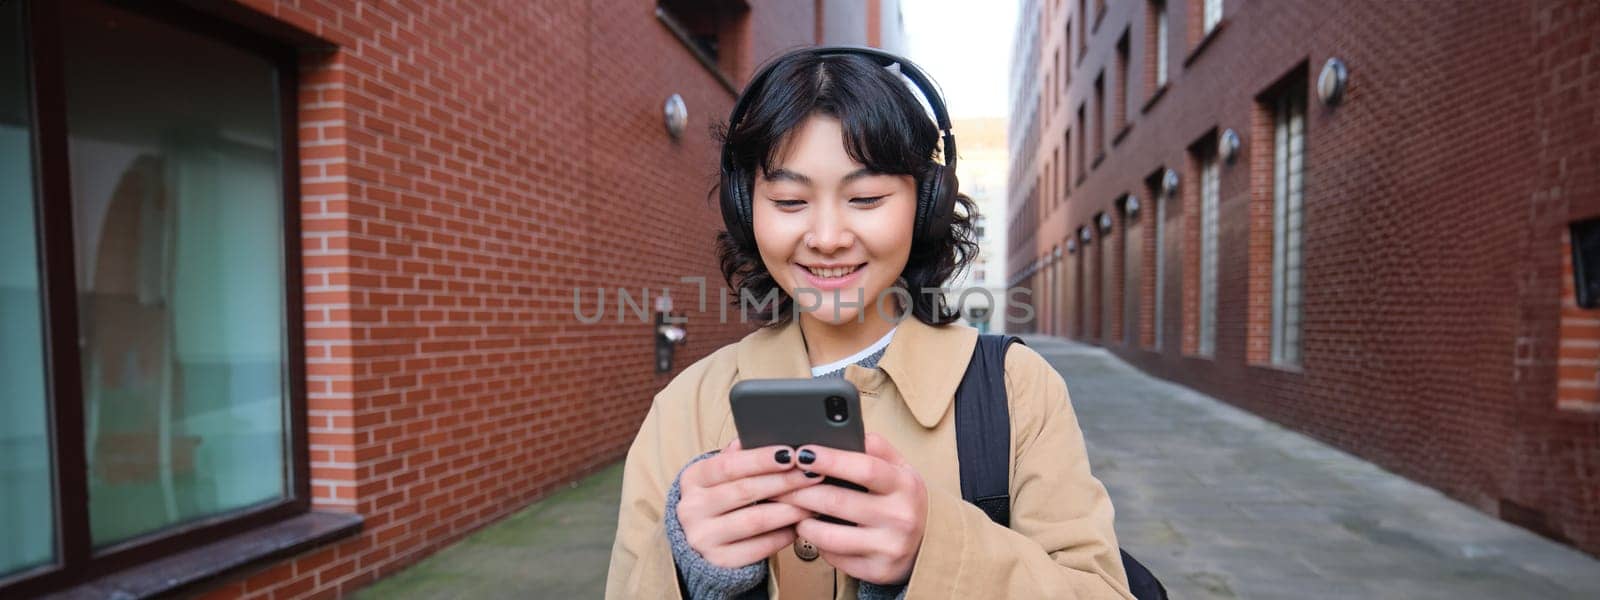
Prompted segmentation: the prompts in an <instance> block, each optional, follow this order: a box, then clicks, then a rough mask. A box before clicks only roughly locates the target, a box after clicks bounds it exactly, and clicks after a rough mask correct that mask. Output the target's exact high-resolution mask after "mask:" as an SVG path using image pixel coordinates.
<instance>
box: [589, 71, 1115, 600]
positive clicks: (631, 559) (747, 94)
mask: <svg viewBox="0 0 1600 600" xmlns="http://www.w3.org/2000/svg"><path fill="white" fill-rule="evenodd" d="M891 61H892V62H894V63H897V64H898V65H899V67H900V69H902V70H906V71H914V69H915V66H914V65H911V64H910V63H909V62H907V61H905V60H903V59H900V58H898V57H893V56H892V55H886V54H882V53H878V52H873V51H864V50H861V49H841V48H814V49H806V50H798V51H794V52H790V53H787V54H785V55H783V56H780V57H778V58H777V59H775V60H773V61H771V62H769V63H768V64H767V65H766V66H765V67H763V68H762V70H761V71H760V72H758V73H757V75H756V76H755V77H753V78H752V79H751V83H750V86H749V87H748V88H747V89H746V90H745V91H744V94H743V96H742V97H741V99H740V105H742V108H744V110H743V111H742V115H741V110H740V109H739V108H736V109H735V111H734V118H733V119H730V120H731V121H736V122H730V123H729V124H728V128H727V130H726V132H725V133H724V135H723V145H724V164H723V181H722V184H721V186H722V189H721V192H722V193H723V194H729V193H732V194H734V196H731V198H733V199H735V200H737V201H740V202H744V203H745V204H744V206H745V207H747V208H745V209H732V210H731V209H730V205H729V202H728V201H727V199H726V198H728V197H727V196H725V200H724V206H723V210H724V213H725V214H724V216H725V220H726V221H727V224H728V229H729V231H727V232H724V233H722V234H720V235H719V236H718V240H717V242H718V247H719V252H720V256H721V263H722V270H723V273H724V275H725V276H726V277H727V279H728V282H729V285H731V286H732V287H733V288H735V289H737V290H739V291H740V294H742V295H744V296H746V297H747V300H746V301H745V302H744V303H743V306H744V307H749V306H751V305H752V304H754V305H756V307H757V310H756V311H755V317H756V319H757V320H758V321H759V322H761V323H763V324H764V325H765V326H764V327H762V328H761V329H759V330H757V331H755V332H754V333H751V334H749V335H747V336H746V337H745V338H744V339H742V340H740V341H739V342H737V343H734V344H729V345H727V346H724V347H723V348H721V349H719V350H717V351H715V352H713V353H712V354H711V355H710V356H707V357H706V358H704V359H702V360H700V361H698V362H696V363H694V364H693V365H690V366H689V367H688V368H686V369H685V370H684V371H683V372H682V373H681V374H679V375H678V376H677V377H676V378H674V379H673V380H672V382H671V383H669V384H668V385H667V387H666V388H665V389H663V390H662V391H661V392H660V393H659V394H658V395H657V396H656V398H655V402H654V404H653V405H652V406H651V408H650V411H649V413H648V414H647V415H646V417H645V421H644V424H643V425H642V426H641V427H640V430H639V434H638V437H637V438H636V439H635V440H634V443H633V446H632V447H631V448H630V449H629V451H628V458H627V464H626V466H625V470H624V475H623V484H622V486H623V487H622V506H621V510H620V512H619V515H618V527H617V537H616V541H615V544H614V546H613V548H612V553H611V569H610V573H609V576H608V578H607V581H606V596H607V597H608V598H662V597H687V598H697V599H698V598H748V597H782V598H784V599H785V600H795V599H809V598H841V599H843V598H875V597H882V598H893V597H913V598H919V597H940V598H946V597H948V598H1030V599H1031V598H1056V597H1061V598H1132V596H1131V595H1130V594H1129V592H1128V584H1127V580H1126V576H1125V575H1124V573H1123V568H1122V563H1121V561H1120V559H1119V555H1118V549H1117V542H1116V536H1115V534H1114V532H1113V531H1112V506H1111V500H1110V498H1109V497H1108V496H1107V495H1106V491H1105V487H1104V486H1103V485H1102V484H1101V483H1100V481H1099V480H1097V479H1095V477H1094V476H1093V475H1092V474H1091V473H1090V471H1089V461H1088V459H1087V457H1086V456H1085V452H1084V443H1083V437H1082V434H1081V432H1080V431H1079V428H1078V423H1077V420H1076V418H1075V417H1074V415H1073V412H1072V406H1071V403H1070V400H1069V398H1068V396H1067V388H1066V384H1065V383H1064V382H1063V381H1062V379H1061V376H1060V375H1059V374H1058V373H1056V372H1055V371H1054V370H1053V369H1051V367H1050V366H1049V364H1048V363H1046V362H1045V360H1044V359H1043V358H1042V357H1040V356H1039V354H1038V353H1037V352H1035V351H1033V350H1032V349H1030V348H1028V347H1027V346H1023V345H1013V346H1012V347H1011V349H1010V351H1009V352H1008V353H1007V354H1006V359H1005V380H1006V381H1005V384H1006V389H1007V391H1008V395H1009V398H1010V402H1011V413H1010V414H1011V431H1012V443H1011V446H1012V457H1011V472H1010V482H1011V499H1012V507H1011V515H1012V517H1011V523H1010V527H1009V528H1008V527H1005V526H1001V525H998V524H996V523H994V522H992V521H990V520H989V518H988V517H987V516H986V515H985V513H984V512H983V511H982V510H980V509H979V508H978V507H977V506H975V505H972V504H969V503H967V502H965V501H963V500H962V497H961V487H960V481H959V464H958V462H957V457H956V443H955V433H954V423H953V421H954V416H953V411H952V410H951V406H952V403H953V399H954V395H955V391H956V387H957V385H958V384H959V383H960V380H961V377H962V375H963V373H964V370H965V368H966V364H967V361H968V359H969V358H970V357H971V356H972V351H973V348H974V344H975V342H976V340H977V330H975V329H973V328H971V327H968V326H965V325H960V324H958V323H956V322H955V321H956V318H957V315H956V314H954V311H953V310H951V309H949V308H948V307H947V306H945V305H943V304H942V303H939V302H936V301H937V300H938V298H936V297H935V296H934V295H933V294H925V293H922V292H923V290H924V288H926V289H927V290H933V289H934V288H937V287H939V286H941V285H943V284H944V283H945V281H946V280H947V279H948V278H949V277H950V276H951V275H952V274H953V273H955V272H957V271H958V270H959V269H961V268H963V267H965V266H966V264H967V263H968V262H969V261H970V260H971V259H972V258H973V255H974V253H975V252H976V244H975V243H974V241H973V239H972V236H973V230H972V220H973V218H974V217H975V207H974V204H973V203H972V201H971V199H969V198H967V197H965V196H961V195H958V194H957V193H956V191H955V190H954V189H953V186H954V184H955V181H954V177H953V175H951V176H950V177H948V178H946V179H944V180H943V183H944V184H946V185H948V186H950V189H948V190H946V192H945V194H943V196H944V200H943V201H944V203H945V204H946V206H942V207H938V208H940V209H941V210H932V211H919V210H918V198H919V196H924V197H927V196H928V192H929V188H930V186H931V185H932V184H933V183H935V182H934V181H933V180H934V178H936V177H938V174H939V172H940V171H939V163H938V162H937V160H936V159H937V158H938V157H939V154H940V152H939V146H938V142H939V140H940V135H941V134H940V132H939V131H938V127H937V126H936V125H935V123H934V122H933V121H932V120H930V119H929V118H928V115H927V112H926V111H925V110H924V109H923V107H922V104H921V103H920V102H919V100H918V99H917V97H916V96H915V95H914V94H913V93H912V91H911V88H910V87H908V86H907V85H906V82H905V80H903V79H902V78H901V76H900V75H899V74H897V72H896V70H893V69H890V68H886V67H885V65H886V64H888V63H889V62H891ZM916 73H920V72H919V71H916ZM925 93H934V92H929V91H925ZM940 102H941V101H939V100H938V99H937V98H936V97H935V98H930V104H933V105H935V106H940V104H939V103H940ZM741 117H742V118H741ZM946 143H947V144H948V143H949V142H948V141H947V142H946ZM731 186H739V187H737V188H733V187H731ZM956 204H959V205H960V209H961V210H955V208H956V207H955V206H954V205H956ZM733 206H735V207H737V206H739V205H738V204H736V203H735V204H734V205H733ZM730 210H731V212H730ZM742 210H747V211H748V213H747V216H746V214H743V213H742ZM773 292H775V293H776V298H777V299H778V301H777V302H776V303H775V305H774V304H767V305H765V306H762V305H760V304H758V303H759V302H760V301H761V300H763V299H765V298H767V297H768V294H769V293H773ZM735 302H736V303H737V302H739V301H738V300H737V299H736V300H735ZM777 377H785V378H793V377H843V378H844V379H846V380H848V381H850V382H851V383H853V384H855V386H856V387H857V388H858V389H859V390H860V393H861V411H862V413H863V414H862V415H861V419H862V422H863V424H864V425H865V426H866V429H867V431H868V434H867V443H866V452H847V451H841V450H834V449H831V448H826V447H821V446H802V447H799V448H786V447H766V448H743V447H741V446H740V444H739V441H738V440H737V439H735V434H736V432H735V430H734V426H733V422H732V419H731V415H730V411H729V407H728V391H729V389H730V388H731V387H732V386H733V384H734V383H735V382H737V381H740V380H744V379H752V378H777ZM822 476H831V477H836V478H840V479H844V480H847V481H852V482H855V483H858V484H861V485H863V486H865V487H866V488H867V491H865V492H858V491H854V490H849V489H845V488H841V487H837V486H832V485H818V483H819V482H821V481H822V479H823V478H822ZM762 500H768V502H761V501H762ZM819 513H825V514H829V515H833V516H837V517H840V518H843V519H846V520H849V521H852V522H855V523H856V524H857V525H856V526H845V525H836V524H832V523H828V522H824V521H821V520H818V519H817V518H815V516H816V515H817V514H819Z"/></svg>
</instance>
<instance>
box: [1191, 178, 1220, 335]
mask: <svg viewBox="0 0 1600 600" xmlns="http://www.w3.org/2000/svg"><path fill="white" fill-rule="evenodd" d="M1221 162H1222V161H1221V159H1220V158H1219V157H1218V156H1217V155H1216V153H1214V152H1213V153H1208V154H1206V155H1205V156H1202V157H1201V159H1200V248H1199V249H1198V250H1199V253H1200V257H1199V258H1200V273H1199V277H1198V279H1199V285H1200V290H1199V294H1198V303H1199V307H1198V309H1199V314H1198V316H1199V319H1198V320H1199V323H1198V324H1197V325H1198V327H1197V330H1196V342H1195V354H1198V355H1200V356H1205V357H1214V356H1216V351H1217V292H1218V290H1217V281H1218V279H1219V278H1218V273H1217V267H1218V264H1219V260H1218V254H1220V249H1219V248H1218V245H1219V244H1220V242H1221V239H1220V235H1219V231H1218V230H1219V229H1220V227H1221V225H1222V224H1221V223H1220V222H1219V221H1220V217H1221V214H1220V213H1221V211H1220V210H1219V206H1218V205H1219V204H1221V203H1222V193H1221V192H1222V166H1221V164H1220V163H1221Z"/></svg>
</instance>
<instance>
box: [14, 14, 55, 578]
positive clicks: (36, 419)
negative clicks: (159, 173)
mask: <svg viewBox="0 0 1600 600" xmlns="http://www.w3.org/2000/svg"><path fill="white" fill-rule="evenodd" d="M24 19H25V17H24V14H23V10H22V3H20V2H8V3H5V4H3V5H0V214H4V215H6V217H5V218H3V219H0V381H4V382H5V383H6V385H5V387H6V395H5V399H4V400H0V415H3V418H0V531H3V532H5V535H4V537H5V541H4V542H3V543H0V580H3V579H5V578H6V577H7V576H9V575H11V574H14V573H18V572H20V571H24V570H27V569H31V568H34V567H38V566H41V565H46V564H50V563H53V562H55V561H56V560H57V557H58V556H59V552H60V550H59V549H58V548H57V547H56V544H55V528H54V527H52V526H51V524H52V523H54V522H55V520H56V513H55V501H56V498H55V494H54V493H53V492H52V489H51V487H52V486H51V481H52V480H53V479H54V469H53V468H52V466H51V460H50V421H49V414H50V412H49V410H48V397H47V396H46V392H45V390H46V389H47V388H46V381H45V362H44V361H45V342H44V324H43V323H42V321H41V318H42V316H43V314H44V312H43V299H42V297H41V295H42V293H43V290H42V289H41V287H40V284H39V280H40V272H39V263H38V260H39V255H38V251H37V247H38V238H37V237H36V234H35V231H34V223H35V222H36V218H35V215H34V208H33V207H34V194H35V193H36V189H37V188H36V185H35V183H34V180H33V161H34V159H33V155H32V152H33V148H32V141H33V139H32V130H33V127H34V125H33V122H32V116H31V115H30V114H29V113H30V111H29V109H28V102H29V96H30V90H29V89H28V84H29V82H28V79H27V77H26V75H25V74H26V73H27V67H28V65H27V62H26V59H25V57H26V56H27V54H26V49H25V48H24V47H23V43H24V39H25V37H26V33H27V29H26V25H25V24H24Z"/></svg>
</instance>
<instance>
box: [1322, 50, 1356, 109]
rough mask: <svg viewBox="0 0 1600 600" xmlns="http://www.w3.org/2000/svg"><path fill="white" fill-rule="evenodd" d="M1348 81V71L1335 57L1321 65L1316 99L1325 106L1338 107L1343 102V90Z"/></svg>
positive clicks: (1342, 62)
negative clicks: (1320, 100)
mask: <svg viewBox="0 0 1600 600" xmlns="http://www.w3.org/2000/svg"><path fill="white" fill-rule="evenodd" d="M1349 80H1350V71H1349V69H1346V68H1344V61H1342V60H1339V59H1338V58H1337V57H1335V58H1329V59H1328V62H1325V63H1322V74H1320V75H1318V76H1317V97H1318V98H1320V99H1322V104H1323V105H1325V106H1338V105H1339V103H1341V102H1344V88H1345V85H1346V84H1347V83H1348V82H1349Z"/></svg>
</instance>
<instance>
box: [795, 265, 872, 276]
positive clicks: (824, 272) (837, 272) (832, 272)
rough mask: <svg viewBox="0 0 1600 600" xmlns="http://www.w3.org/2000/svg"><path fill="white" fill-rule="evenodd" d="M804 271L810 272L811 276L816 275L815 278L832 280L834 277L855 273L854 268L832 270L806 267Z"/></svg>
mask: <svg viewBox="0 0 1600 600" xmlns="http://www.w3.org/2000/svg"><path fill="white" fill-rule="evenodd" d="M857 266H859V265H857ZM806 270H807V271H811V274H812V275H816V276H817V277H822V278H826V279H833V278H836V277H844V276H845V275H849V274H851V273H853V272H855V270H856V267H837V268H832V269H813V268H811V267H806Z"/></svg>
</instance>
